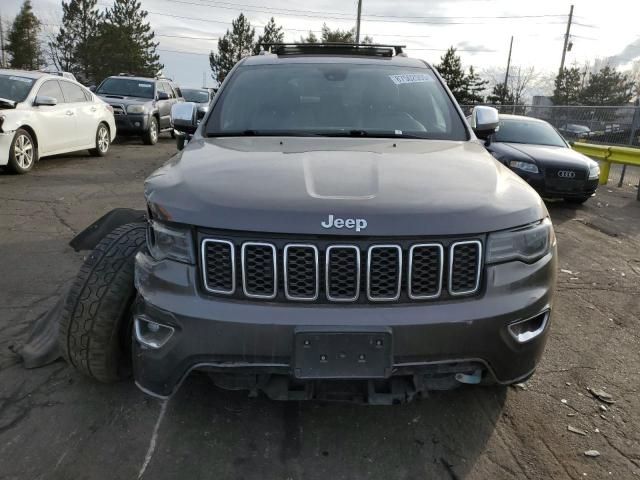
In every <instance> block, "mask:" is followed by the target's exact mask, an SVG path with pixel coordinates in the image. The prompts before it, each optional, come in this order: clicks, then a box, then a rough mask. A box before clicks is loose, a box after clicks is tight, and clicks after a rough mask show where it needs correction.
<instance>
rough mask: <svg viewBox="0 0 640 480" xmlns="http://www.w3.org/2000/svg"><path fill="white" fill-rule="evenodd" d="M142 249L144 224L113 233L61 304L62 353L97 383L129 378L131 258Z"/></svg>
mask: <svg viewBox="0 0 640 480" xmlns="http://www.w3.org/2000/svg"><path fill="white" fill-rule="evenodd" d="M145 244H146V224H145V223H129V224H126V225H123V226H121V227H118V228H116V229H115V230H113V231H112V232H111V233H109V234H108V235H107V236H105V237H104V238H103V239H102V240H101V241H100V242H99V243H98V244H97V245H96V247H95V249H94V250H93V251H92V252H91V254H90V255H89V256H88V257H87V258H86V260H85V262H84V264H83V265H82V268H81V269H80V272H79V273H78V276H77V277H76V279H75V281H74V282H73V284H72V286H71V288H70V290H69V293H68V296H67V299H66V302H65V306H64V310H63V314H62V318H61V320H60V332H59V344H60V349H61V350H62V354H63V356H64V358H65V360H66V361H67V362H68V363H69V364H70V365H71V366H73V367H74V368H75V369H76V370H78V371H80V372H82V373H84V374H85V375H88V376H89V377H92V378H94V379H96V380H98V381H100V382H115V381H117V380H120V379H123V378H126V377H128V376H129V375H130V371H131V324H132V322H131V306H132V304H133V301H134V299H135V296H136V290H135V287H134V281H133V280H134V279H133V277H134V261H133V259H134V257H135V255H136V254H137V253H138V252H139V251H140V250H141V249H143V248H145Z"/></svg>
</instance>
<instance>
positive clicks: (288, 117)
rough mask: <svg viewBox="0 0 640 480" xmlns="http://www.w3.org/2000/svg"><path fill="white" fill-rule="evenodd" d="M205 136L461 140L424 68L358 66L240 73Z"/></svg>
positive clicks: (449, 105) (457, 121)
mask: <svg viewBox="0 0 640 480" xmlns="http://www.w3.org/2000/svg"><path fill="white" fill-rule="evenodd" d="M221 95H222V96H221V97H220V100H219V101H218V102H216V105H215V108H214V111H213V113H212V115H211V116H210V117H209V120H208V122H207V126H206V135H209V136H224V135H227V136H234V135H327V136H377V137H394V138H395V137H417V138H434V139H445V140H466V139H467V133H466V130H465V127H464V124H463V122H462V119H461V117H460V116H459V115H458V113H457V111H456V110H455V108H454V104H453V102H452V101H451V99H450V98H449V97H448V96H447V94H446V93H445V91H444V89H443V87H442V85H441V84H440V83H439V82H438V80H437V79H436V78H435V76H434V75H433V73H432V72H431V71H430V70H428V69H426V68H407V67H398V66H392V65H360V64H327V63H323V64H297V65H260V66H245V67H241V68H239V69H238V70H237V71H236V72H235V73H234V75H233V76H232V77H231V78H230V79H229V83H228V84H227V86H226V87H225V88H224V89H223V91H222V92H221Z"/></svg>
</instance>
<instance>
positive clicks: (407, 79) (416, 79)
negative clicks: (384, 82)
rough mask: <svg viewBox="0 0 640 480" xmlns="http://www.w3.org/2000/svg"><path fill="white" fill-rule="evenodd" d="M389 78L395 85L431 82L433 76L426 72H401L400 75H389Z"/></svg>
mask: <svg viewBox="0 0 640 480" xmlns="http://www.w3.org/2000/svg"><path fill="white" fill-rule="evenodd" d="M389 78H390V79H391V81H392V82H393V83H395V84H396V85H402V84H405V83H424V82H433V77H432V76H431V75H427V74H426V73H403V74H401V75H389Z"/></svg>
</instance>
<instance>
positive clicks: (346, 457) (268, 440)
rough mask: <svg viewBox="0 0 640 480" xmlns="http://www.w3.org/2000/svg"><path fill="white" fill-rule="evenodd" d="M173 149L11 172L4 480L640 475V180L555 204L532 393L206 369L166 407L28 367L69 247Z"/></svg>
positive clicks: (5, 254)
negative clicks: (311, 397)
mask: <svg viewBox="0 0 640 480" xmlns="http://www.w3.org/2000/svg"><path fill="white" fill-rule="evenodd" d="M174 151H175V147H174V144H173V142H172V141H171V140H170V139H168V138H164V139H162V140H161V142H160V143H159V144H158V145H156V146H154V147H146V146H143V145H141V144H140V143H139V142H137V141H128V142H125V143H124V144H119V145H114V146H113V147H112V151H111V152H110V154H109V155H108V156H107V157H106V158H103V159H96V158H92V157H88V156H86V155H85V154H84V153H79V154H73V155H69V156H64V157H55V158H50V159H43V160H42V161H41V162H40V163H39V164H38V165H37V168H36V169H35V170H34V171H33V172H32V173H30V174H29V175H26V176H14V175H9V174H8V173H7V172H0V205H2V207H1V209H0V479H3V480H8V479H135V478H149V479H152V478H153V479H164V478H190V479H197V478H215V479H247V480H248V479H282V480H288V479H292V480H293V479H303V478H304V479H316V478H318V479H319V478H322V479H325V478H330V479H345V480H346V479H349V480H353V479H369V478H372V479H378V478H379V479H419V478H420V479H423V478H438V479H439V478H443V479H463V478H464V479H489V478H491V479H516V478H517V479H520V478H527V479H542V478H554V479H578V478H596V479H601V478H614V479H629V478H631V479H632V478H640V396H639V389H640V319H639V315H640V202H636V201H635V192H634V191H633V189H632V187H629V186H627V187H625V188H624V189H618V188H616V187H615V186H609V187H602V188H601V189H600V190H599V194H598V196H597V197H596V198H593V199H591V200H589V201H588V202H587V203H586V205H585V206H583V207H579V208H573V207H568V206H566V205H564V204H563V203H562V202H559V203H550V204H549V209H550V212H551V215H552V217H553V220H554V224H555V227H556V232H557V236H558V243H559V250H560V268H561V271H560V272H559V284H558V294H557V301H556V305H555V311H554V318H553V325H552V332H551V335H550V338H549V342H548V345H547V350H546V354H545V356H544V359H543V361H542V363H541V364H540V366H539V370H538V372H537V374H536V375H535V376H534V377H533V378H532V379H531V380H530V381H529V382H527V384H526V385H524V386H523V388H520V387H510V388H506V389H504V388H473V387H469V388H466V387H465V388H460V389H458V390H456V391H453V392H447V393H439V394H433V395H432V396H431V397H430V398H429V399H426V400H423V401H420V402H416V403H413V404H410V405H406V406H400V407H358V406H349V405H337V404H328V405H327V404H317V403H276V402H271V401H268V400H266V399H262V398H260V399H248V398H246V396H245V395H244V394H242V393H238V392H224V391H220V390H217V389H216V388H214V387H213V385H212V384H211V382H210V381H209V380H208V379H207V378H206V377H204V376H197V375H195V376H192V377H190V378H189V379H188V381H187V382H185V383H184V385H183V386H182V388H181V390H180V391H179V392H178V394H177V395H176V396H175V397H173V398H172V399H171V400H169V401H167V402H160V401H158V400H155V399H152V398H149V397H147V396H145V395H144V394H142V393H141V392H139V391H138V390H137V389H136V387H135V386H134V385H133V382H131V381H127V382H122V383H118V384H113V385H102V384H97V383H95V382H93V381H91V380H88V379H86V378H84V377H82V376H80V375H79V374H77V373H76V372H74V371H73V370H71V369H70V368H68V367H67V365H66V364H65V363H64V362H62V361H58V362H56V363H54V364H52V365H49V366H47V367H44V368H40V369H35V370H25V369H24V368H23V366H22V365H21V364H20V363H19V359H18V357H17V356H16V355H15V354H14V353H13V351H12V348H15V347H16V346H18V345H20V344H21V343H22V342H23V341H24V340H25V338H26V336H27V335H28V332H29V329H30V327H31V325H32V324H33V322H34V321H35V320H36V319H37V318H39V316H41V315H43V314H44V313H45V312H46V311H47V310H48V309H49V308H51V307H52V306H53V304H54V303H55V302H56V300H57V298H58V296H59V295H60V293H61V292H62V291H63V290H64V287H65V285H66V283H67V282H68V281H69V280H70V279H72V278H73V276H74V275H75V273H76V271H77V270H78V268H79V266H80V264H81V262H82V259H83V258H82V254H78V253H75V252H73V250H72V249H71V248H70V247H69V246H68V245H67V243H68V241H69V240H70V239H71V238H72V237H73V236H74V234H75V233H77V232H79V231H81V230H82V229H84V228H85V227H86V226H88V225H89V224H91V223H92V222H93V221H94V220H95V219H97V218H98V217H100V216H101V215H102V214H104V213H106V212H107V211H109V210H111V209H113V208H116V207H134V208H140V207H143V206H144V201H143V197H142V182H143V179H144V178H145V177H146V176H147V175H148V174H149V173H150V172H151V171H153V170H154V169H155V168H156V167H158V166H159V165H161V164H162V163H163V162H164V161H165V160H166V159H168V158H169V157H170V156H171V155H172V153H173V152H174ZM587 387H592V388H599V389H605V391H606V392H608V393H609V394H611V395H612V397H613V400H614V402H615V403H612V404H605V403H602V402H600V401H598V400H597V399H595V398H594V397H593V396H592V395H591V394H590V393H589V392H588V391H587ZM602 407H604V409H603V408H602ZM605 409H606V410H605ZM568 426H572V427H574V428H577V429H580V430H583V433H585V434H586V435H581V434H577V433H573V432H571V431H569V430H568ZM592 449H595V450H598V451H599V452H600V456H599V457H597V458H588V457H586V456H585V455H584V452H585V451H586V450H592Z"/></svg>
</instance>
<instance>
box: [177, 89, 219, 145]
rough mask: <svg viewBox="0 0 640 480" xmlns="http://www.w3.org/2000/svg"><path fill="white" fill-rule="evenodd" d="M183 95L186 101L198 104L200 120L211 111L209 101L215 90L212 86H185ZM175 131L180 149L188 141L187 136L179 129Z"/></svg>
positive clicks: (198, 117)
mask: <svg viewBox="0 0 640 480" xmlns="http://www.w3.org/2000/svg"><path fill="white" fill-rule="evenodd" d="M182 95H183V97H184V100H185V101H186V102H192V103H195V104H196V106H197V111H196V115H197V119H198V122H200V121H201V120H202V119H203V118H204V116H205V114H206V113H207V112H208V111H209V103H210V102H211V100H212V99H213V97H214V96H215V92H214V91H213V89H211V88H183V89H182ZM175 105H178V104H175ZM172 108H173V107H172ZM174 133H175V137H176V145H177V147H178V150H182V149H183V148H184V145H185V142H186V136H185V135H184V134H183V133H181V132H179V131H175V132H174Z"/></svg>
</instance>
